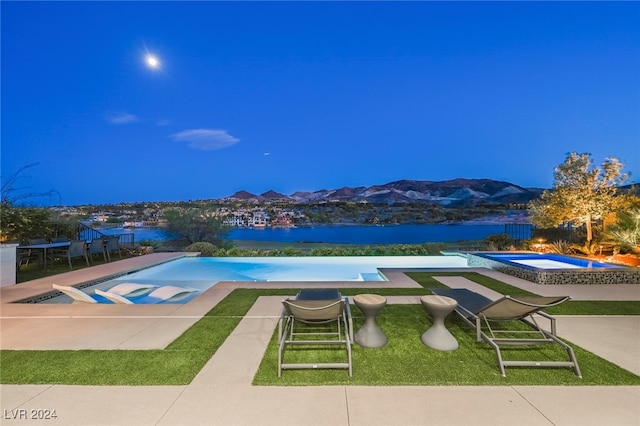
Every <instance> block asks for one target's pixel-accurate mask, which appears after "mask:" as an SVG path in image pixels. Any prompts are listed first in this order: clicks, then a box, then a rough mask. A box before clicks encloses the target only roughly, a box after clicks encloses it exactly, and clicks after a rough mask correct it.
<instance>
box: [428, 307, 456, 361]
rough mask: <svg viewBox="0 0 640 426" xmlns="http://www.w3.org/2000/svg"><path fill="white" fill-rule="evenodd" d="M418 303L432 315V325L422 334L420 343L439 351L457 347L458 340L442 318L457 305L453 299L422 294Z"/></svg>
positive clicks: (451, 349)
mask: <svg viewBox="0 0 640 426" xmlns="http://www.w3.org/2000/svg"><path fill="white" fill-rule="evenodd" d="M420 303H422V306H423V307H424V308H425V309H426V311H427V312H428V313H429V314H431V316H433V325H432V326H431V327H430V328H429V329H428V330H427V331H425V332H424V333H423V334H422V337H421V340H422V343H424V344H425V345H427V346H429V347H430V348H433V349H437V350H440V351H453V350H456V349H458V341H457V340H456V338H455V337H453V335H452V334H451V333H450V332H449V330H447V328H446V327H445V325H444V319H445V318H446V317H447V315H449V314H450V313H451V312H453V310H454V309H455V308H456V307H457V306H458V302H456V300H455V299H452V298H450V297H446V296H435V295H433V296H431V295H430V296H422V297H421V298H420Z"/></svg>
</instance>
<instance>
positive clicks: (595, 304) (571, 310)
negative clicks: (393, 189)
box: [407, 272, 640, 315]
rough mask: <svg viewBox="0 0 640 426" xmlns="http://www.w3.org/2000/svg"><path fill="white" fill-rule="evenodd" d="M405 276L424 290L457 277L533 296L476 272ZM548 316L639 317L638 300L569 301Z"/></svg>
mask: <svg viewBox="0 0 640 426" xmlns="http://www.w3.org/2000/svg"><path fill="white" fill-rule="evenodd" d="M407 275H408V276H409V277H410V278H411V279H413V280H414V281H416V282H417V283H419V284H420V285H421V286H423V287H425V288H446V286H445V285H444V284H442V283H440V282H439V281H437V280H436V279H435V278H434V276H436V277H442V276H458V277H464V278H466V279H468V280H470V281H473V282H476V283H478V284H480V285H482V286H484V287H487V288H489V289H491V290H493V291H495V292H498V293H500V294H508V295H509V296H514V297H517V296H534V295H535V294H534V293H531V292H529V291H526V290H523V289H521V288H519V287H515V286H512V285H509V284H507V283H504V282H502V281H498V280H496V279H494V278H491V277H488V276H486V275H482V274H479V273H477V272H449V273H439V272H438V273H434V272H407ZM545 312H546V313H548V314H550V315H640V301H638V300H569V301H567V302H565V303H562V304H560V305H558V306H554V307H552V308H548V309H545Z"/></svg>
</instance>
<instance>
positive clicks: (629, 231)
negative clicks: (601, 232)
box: [605, 207, 640, 253]
mask: <svg viewBox="0 0 640 426" xmlns="http://www.w3.org/2000/svg"><path fill="white" fill-rule="evenodd" d="M605 235H606V237H607V238H608V239H610V240H612V241H615V242H616V243H617V244H619V245H620V246H621V247H622V248H624V249H626V250H629V251H633V252H636V253H640V208H639V207H635V208H633V209H631V210H628V211H624V212H620V213H618V220H617V221H616V223H615V224H614V225H611V226H609V227H608V229H607V230H606V232H605Z"/></svg>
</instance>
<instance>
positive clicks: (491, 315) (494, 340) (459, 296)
mask: <svg viewBox="0 0 640 426" xmlns="http://www.w3.org/2000/svg"><path fill="white" fill-rule="evenodd" d="M430 290H431V292H432V293H433V294H437V295H440V296H448V297H451V298H452V299H455V300H456V301H457V302H458V307H457V308H456V313H457V314H458V315H459V316H460V318H462V320H463V321H464V322H466V323H467V324H468V325H470V326H471V327H473V328H475V330H476V340H477V341H478V342H481V341H482V340H484V341H485V342H487V343H489V345H491V347H492V348H493V349H494V350H495V352H496V357H497V360H498V367H499V368H500V373H501V374H502V376H506V373H505V367H571V368H573V371H574V372H575V374H576V375H577V376H578V377H582V373H581V372H580V367H579V366H578V361H577V360H576V357H575V355H574V353H573V349H572V348H571V346H569V345H567V344H566V343H565V342H563V341H562V340H560V339H559V338H558V337H557V335H556V321H555V318H553V317H552V316H550V315H548V314H546V313H545V312H543V311H542V309H545V308H549V307H551V306H556V305H559V304H560V303H562V302H564V301H566V300H568V299H569V297H568V296H560V297H557V296H553V297H547V296H520V297H518V298H515V297H511V296H504V297H502V298H500V299H498V300H496V301H492V300H491V299H488V298H486V297H484V296H482V295H481V294H478V293H475V292H473V291H470V290H467V289H441V288H434V289H430ZM534 314H536V315H539V316H541V317H544V318H546V319H548V320H549V322H550V326H551V327H550V328H551V331H547V330H544V329H543V328H542V327H541V326H540V325H538V322H537V321H536V319H535V318H534ZM510 321H519V322H520V323H522V324H525V325H526V326H527V329H518V330H517V331H514V330H513V329H506V328H502V329H498V328H497V324H498V323H499V322H510ZM485 329H486V330H487V331H486V332H485ZM499 336H505V337H499ZM516 336H523V337H516ZM544 344H558V345H560V346H561V347H562V348H564V349H565V350H566V352H567V355H568V356H569V361H528V360H518V361H505V360H503V358H502V353H501V351H500V346H501V345H503V346H515V345H522V346H531V345H544Z"/></svg>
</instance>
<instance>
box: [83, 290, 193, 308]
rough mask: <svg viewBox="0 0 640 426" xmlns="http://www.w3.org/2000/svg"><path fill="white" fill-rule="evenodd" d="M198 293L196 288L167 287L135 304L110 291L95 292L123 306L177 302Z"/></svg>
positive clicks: (154, 291) (153, 292) (155, 291)
mask: <svg viewBox="0 0 640 426" xmlns="http://www.w3.org/2000/svg"><path fill="white" fill-rule="evenodd" d="M196 291H198V290H196V289H194V288H188V287H178V286H173V285H165V286H162V287H158V288H156V289H155V290H153V291H152V292H151V293H149V294H148V295H147V296H145V297H143V298H141V299H138V300H136V303H134V302H133V301H131V300H130V299H127V298H126V297H124V296H121V295H119V294H116V293H112V292H110V291H102V290H95V292H96V294H98V295H100V296H102V297H104V298H106V299H109V300H110V301H112V302H113V303H121V304H128V305H133V304H138V305H140V304H155V303H160V302H166V301H169V300H172V301H177V300H181V299H184V298H186V297H188V296H189V295H190V294H191V293H193V292H196Z"/></svg>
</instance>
